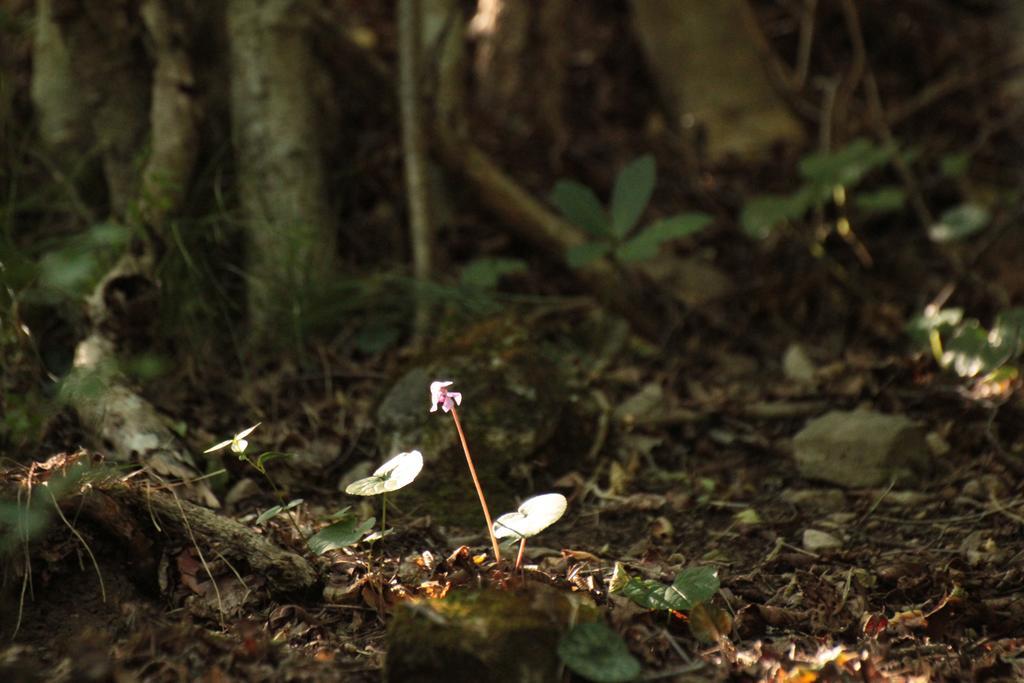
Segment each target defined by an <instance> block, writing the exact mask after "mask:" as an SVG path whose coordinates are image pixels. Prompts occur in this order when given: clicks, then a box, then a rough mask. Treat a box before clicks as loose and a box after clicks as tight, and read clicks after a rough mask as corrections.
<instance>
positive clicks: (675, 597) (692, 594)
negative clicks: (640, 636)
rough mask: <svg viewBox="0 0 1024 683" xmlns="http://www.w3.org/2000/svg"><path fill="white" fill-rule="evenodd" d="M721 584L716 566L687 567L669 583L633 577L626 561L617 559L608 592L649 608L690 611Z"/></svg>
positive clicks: (708, 597) (712, 593)
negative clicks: (623, 562) (625, 565)
mask: <svg viewBox="0 0 1024 683" xmlns="http://www.w3.org/2000/svg"><path fill="white" fill-rule="evenodd" d="M718 586H719V581H718V570H717V569H715V568H714V567H687V568H686V569H684V570H682V571H681V572H679V573H678V574H677V575H676V578H675V581H673V582H672V584H671V585H669V586H666V585H665V584H664V583H662V582H661V581H654V580H651V579H639V578H636V577H633V576H630V575H629V573H628V572H627V571H626V568H625V567H624V566H623V565H622V563H621V562H616V563H615V569H614V570H613V572H612V578H611V581H609V583H608V592H609V593H617V594H620V595H622V596H623V597H625V598H629V599H630V600H632V601H633V602H635V603H636V604H637V605H640V606H641V607H643V608H646V609H653V610H673V611H676V612H689V611H690V610H691V609H693V608H694V607H696V606H697V605H699V604H701V603H703V602H704V601H706V600H708V599H710V598H711V596H713V595H714V594H715V593H716V592H717V591H718Z"/></svg>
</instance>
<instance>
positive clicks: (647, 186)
mask: <svg viewBox="0 0 1024 683" xmlns="http://www.w3.org/2000/svg"><path fill="white" fill-rule="evenodd" d="M655 178H656V169H655V165H654V157H653V156H651V155H650V154H645V155H644V156H642V157H640V158H639V159H636V160H634V161H632V162H630V163H629V164H628V165H627V166H626V167H625V168H623V169H622V171H620V172H619V176H618V178H616V179H615V187H614V188H613V189H612V205H611V213H612V234H613V235H614V236H615V237H618V238H620V239H621V238H623V237H625V236H626V235H628V234H629V231H630V230H632V229H633V228H634V227H636V224H637V222H638V221H639V220H640V216H641V215H642V214H643V212H644V209H646V208H647V204H648V203H649V202H650V201H651V194H652V193H653V192H654V181H655Z"/></svg>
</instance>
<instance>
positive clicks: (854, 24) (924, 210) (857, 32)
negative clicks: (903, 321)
mask: <svg viewBox="0 0 1024 683" xmlns="http://www.w3.org/2000/svg"><path fill="white" fill-rule="evenodd" d="M842 8H843V18H844V19H845V20H846V30H847V31H848V33H849V36H850V41H851V42H852V43H853V46H854V52H855V54H865V52H866V51H865V48H864V33H863V31H862V30H861V24H860V15H859V14H858V13H857V6H856V5H855V4H854V2H853V0H843V2H842ZM864 91H865V93H866V94H867V103H868V112H869V114H870V116H871V123H872V125H873V127H874V129H875V133H876V134H877V135H878V136H879V137H880V138H881V139H882V141H883V142H885V143H886V144H888V145H890V146H892V147H896V138H895V137H894V136H893V134H892V129H891V128H890V127H889V123H888V121H887V119H886V114H885V107H884V106H883V105H882V97H881V95H880V94H879V92H878V83H877V82H876V81H875V75H874V73H873V72H872V71H871V69H870V67H865V69H864ZM892 164H893V167H894V168H895V169H896V172H897V173H898V174H899V176H900V179H901V180H902V181H903V185H904V187H905V188H906V190H907V196H908V198H909V199H910V206H911V208H913V210H914V213H915V214H917V220H918V222H919V223H920V224H921V227H922V228H924V229H925V230H927V229H928V228H929V227H931V225H932V224H933V223H934V222H935V220H934V218H933V217H932V213H931V211H929V210H928V205H927V204H925V201H924V197H923V195H922V194H921V190H920V187H919V185H918V183H917V179H916V178H915V177H914V174H913V172H912V171H911V170H910V167H909V166H908V165H907V163H906V162H905V161H904V160H903V158H902V157H900V155H899V154H896V155H895V156H893V159H892ZM955 265H956V264H954V266H955ZM957 270H959V268H957Z"/></svg>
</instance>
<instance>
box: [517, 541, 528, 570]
mask: <svg viewBox="0 0 1024 683" xmlns="http://www.w3.org/2000/svg"><path fill="white" fill-rule="evenodd" d="M525 550H526V536H523V539H522V540H521V541H519V554H518V555H516V566H515V568H516V569H519V568H520V567H522V566H523V551H525Z"/></svg>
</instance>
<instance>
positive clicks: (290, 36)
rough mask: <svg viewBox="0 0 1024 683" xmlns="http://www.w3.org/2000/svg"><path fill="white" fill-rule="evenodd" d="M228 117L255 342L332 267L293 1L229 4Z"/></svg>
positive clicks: (305, 52)
mask: <svg viewBox="0 0 1024 683" xmlns="http://www.w3.org/2000/svg"><path fill="white" fill-rule="evenodd" d="M227 20H228V38H229V42H230V52H231V118H232V127H233V131H234V138H235V139H234V146H235V158H236V161H237V164H238V183H239V195H240V201H241V205H242V210H243V214H244V216H245V220H246V222H247V224H248V233H249V236H250V239H249V253H248V269H249V275H250V279H249V283H248V284H249V317H250V322H251V324H252V329H253V332H254V335H255V338H254V341H255V342H256V343H260V342H262V341H267V340H269V338H270V337H271V336H272V334H273V333H274V332H276V331H277V329H278V328H279V326H280V324H281V321H282V320H287V319H288V318H287V317H282V316H290V315H295V314H296V313H301V312H302V307H303V299H304V297H305V296H306V295H307V294H308V293H309V292H310V291H311V290H312V288H314V287H316V286H317V285H318V284H320V283H322V282H324V281H325V280H327V279H328V278H329V277H330V275H331V274H332V271H333V269H334V265H335V258H334V255H335V230H334V223H335V221H334V220H333V216H332V211H331V207H330V204H329V202H328V199H327V197H328V192H327V182H326V177H325V172H324V159H323V158H322V156H321V150H320V147H319V145H318V140H319V139H320V136H321V123H322V122H321V121H319V117H318V115H317V109H316V106H315V101H316V100H315V95H314V91H315V87H311V83H315V82H316V79H317V78H318V75H317V74H318V73H319V69H318V65H317V64H316V63H315V60H314V58H313V54H312V50H311V47H310V41H309V29H308V21H309V17H308V15H306V14H304V13H303V12H302V8H301V3H297V2H294V1H293V0H266V1H264V2H254V1H253V0H228V3H227Z"/></svg>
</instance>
